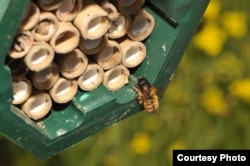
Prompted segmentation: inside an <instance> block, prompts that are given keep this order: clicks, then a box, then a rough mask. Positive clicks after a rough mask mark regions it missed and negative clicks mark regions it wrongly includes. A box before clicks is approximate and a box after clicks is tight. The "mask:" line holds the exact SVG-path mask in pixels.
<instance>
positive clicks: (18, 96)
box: [12, 77, 32, 105]
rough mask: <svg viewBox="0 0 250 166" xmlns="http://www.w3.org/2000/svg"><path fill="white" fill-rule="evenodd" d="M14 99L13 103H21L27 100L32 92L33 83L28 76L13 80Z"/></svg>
mask: <svg viewBox="0 0 250 166" xmlns="http://www.w3.org/2000/svg"><path fill="white" fill-rule="evenodd" d="M12 88H13V98H14V99H13V101H12V104H14V105H19V104H22V103H23V102H25V101H26V100H27V99H28V98H29V97H30V95H31V93H32V84H31V82H30V81H29V80H28V79H26V78H24V77H23V78H19V79H16V80H14V81H13V82H12Z"/></svg>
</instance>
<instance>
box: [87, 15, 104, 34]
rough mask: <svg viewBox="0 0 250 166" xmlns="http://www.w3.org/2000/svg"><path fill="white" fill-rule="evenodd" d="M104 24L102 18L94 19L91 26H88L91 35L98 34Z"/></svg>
mask: <svg viewBox="0 0 250 166" xmlns="http://www.w3.org/2000/svg"><path fill="white" fill-rule="evenodd" d="M102 22H103V18H102V17H97V18H94V19H93V20H91V21H90V23H89V25H88V32H89V33H93V32H97V31H98V29H99V28H100V26H101V23H102Z"/></svg>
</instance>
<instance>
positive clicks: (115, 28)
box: [108, 15, 129, 39]
mask: <svg viewBox="0 0 250 166" xmlns="http://www.w3.org/2000/svg"><path fill="white" fill-rule="evenodd" d="M128 27H129V22H128V19H127V18H126V17H125V16H123V15H118V16H117V18H115V19H113V20H111V25H110V28H109V31H108V36H109V37H110V38H112V39H117V38H120V37H123V36H124V35H126V33H127V30H128Z"/></svg>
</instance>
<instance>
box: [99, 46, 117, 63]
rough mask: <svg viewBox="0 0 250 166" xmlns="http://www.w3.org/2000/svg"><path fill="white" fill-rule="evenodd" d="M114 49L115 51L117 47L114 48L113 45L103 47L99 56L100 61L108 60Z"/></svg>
mask: <svg viewBox="0 0 250 166" xmlns="http://www.w3.org/2000/svg"><path fill="white" fill-rule="evenodd" d="M115 51H117V49H115V48H114V47H107V48H105V50H104V51H103V53H102V55H101V56H100V61H103V62H105V61H108V60H109V59H110V58H111V57H112V55H113V54H114V52H115Z"/></svg>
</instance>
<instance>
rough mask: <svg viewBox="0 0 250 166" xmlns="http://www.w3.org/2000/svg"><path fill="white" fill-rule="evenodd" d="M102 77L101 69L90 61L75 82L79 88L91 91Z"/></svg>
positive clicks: (99, 82) (100, 81)
mask: <svg viewBox="0 0 250 166" xmlns="http://www.w3.org/2000/svg"><path fill="white" fill-rule="evenodd" d="M103 77H104V71H103V69H102V68H101V67H100V66H99V65H98V64H96V63H93V62H91V63H89V65H88V67H87V69H86V71H85V72H84V73H83V74H82V75H81V76H80V77H79V78H78V80H77V83H78V86H79V88H80V89H82V90H84V91H91V90H94V89H96V88H97V87H98V86H99V85H100V84H101V83H102V81H103Z"/></svg>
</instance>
